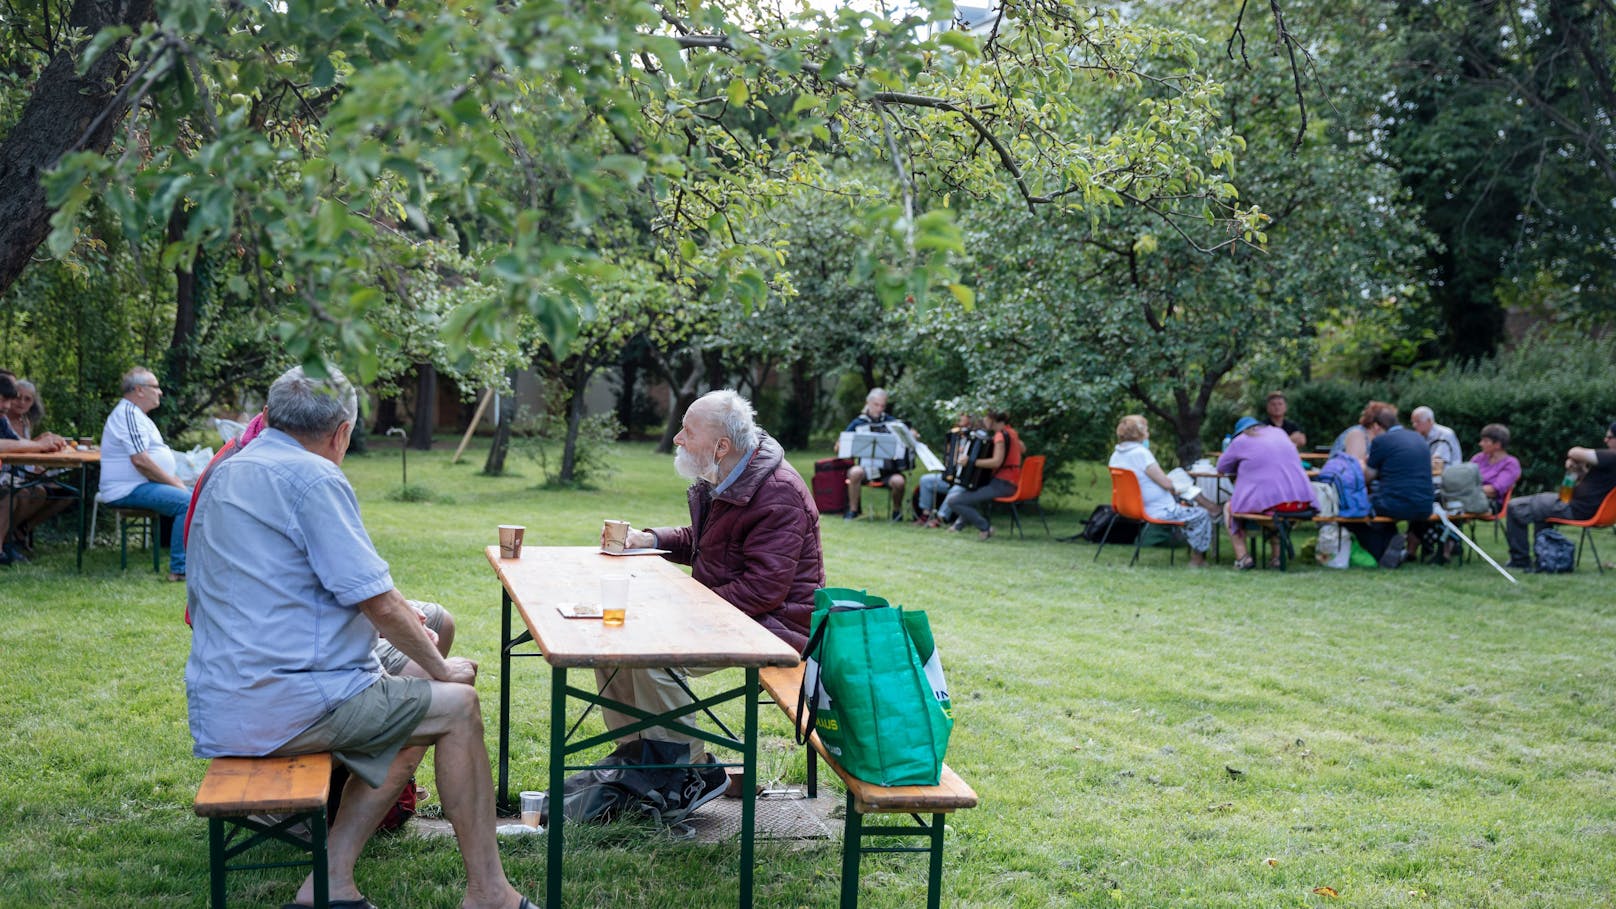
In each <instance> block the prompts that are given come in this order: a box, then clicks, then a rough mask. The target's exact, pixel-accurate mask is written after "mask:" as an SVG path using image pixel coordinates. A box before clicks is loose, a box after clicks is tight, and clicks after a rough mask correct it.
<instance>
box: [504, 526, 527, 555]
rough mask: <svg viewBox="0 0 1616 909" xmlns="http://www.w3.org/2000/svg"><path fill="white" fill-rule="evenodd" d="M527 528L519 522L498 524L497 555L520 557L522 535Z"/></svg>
mask: <svg viewBox="0 0 1616 909" xmlns="http://www.w3.org/2000/svg"><path fill="white" fill-rule="evenodd" d="M526 531H527V528H526V527H523V526H522V525H520V524H501V525H499V557H500V558H502V559H520V558H521V557H522V535H523V534H524V533H526Z"/></svg>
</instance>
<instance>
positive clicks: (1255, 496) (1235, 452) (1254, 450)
mask: <svg viewBox="0 0 1616 909" xmlns="http://www.w3.org/2000/svg"><path fill="white" fill-rule="evenodd" d="M1218 473H1221V474H1226V475H1230V476H1233V477H1234V478H1235V480H1234V493H1233V495H1232V496H1231V497H1230V499H1229V510H1228V512H1227V514H1228V527H1229V543H1230V545H1231V546H1232V547H1233V548H1234V567H1235V568H1236V569H1237V570H1241V571H1244V570H1246V569H1249V568H1253V567H1255V566H1256V561H1255V560H1254V559H1252V557H1251V551H1250V550H1249V549H1248V548H1247V546H1246V527H1245V522H1243V521H1241V520H1240V519H1239V518H1237V517H1235V515H1237V514H1261V513H1274V512H1283V511H1291V512H1307V513H1308V514H1309V515H1311V514H1313V513H1315V512H1317V511H1318V507H1319V500H1318V498H1317V497H1315V496H1314V495H1313V485H1312V484H1311V483H1309V482H1308V481H1307V473H1306V472H1305V471H1303V470H1302V462H1301V459H1299V458H1297V457H1296V445H1295V443H1293V442H1292V441H1291V438H1290V436H1288V435H1286V434H1285V431H1284V430H1283V429H1281V428H1279V427H1278V426H1273V425H1270V424H1267V423H1260V422H1258V421H1257V420H1255V419H1253V418H1251V417H1241V418H1240V419H1239V420H1238V421H1236V422H1235V424H1234V436H1233V437H1232V438H1231V439H1230V441H1229V446H1228V447H1227V448H1225V449H1224V450H1223V453H1222V454H1221V455H1219V456H1218ZM1281 545H1283V544H1281ZM1280 564H1281V558H1280V554H1279V552H1278V551H1277V550H1276V551H1275V553H1274V556H1273V558H1272V559H1271V560H1270V562H1269V567H1270V568H1278V567H1280Z"/></svg>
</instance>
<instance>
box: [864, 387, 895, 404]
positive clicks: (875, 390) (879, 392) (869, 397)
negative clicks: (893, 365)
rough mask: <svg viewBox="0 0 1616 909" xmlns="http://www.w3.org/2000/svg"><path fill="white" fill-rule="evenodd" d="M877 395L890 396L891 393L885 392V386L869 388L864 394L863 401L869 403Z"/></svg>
mask: <svg viewBox="0 0 1616 909" xmlns="http://www.w3.org/2000/svg"><path fill="white" fill-rule="evenodd" d="M877 397H882V398H890V397H891V395H888V394H887V390H886V389H885V388H872V389H870V393H869V394H867V395H865V396H864V403H866V404H869V403H870V402H872V401H874V400H875V399H876V398H877Z"/></svg>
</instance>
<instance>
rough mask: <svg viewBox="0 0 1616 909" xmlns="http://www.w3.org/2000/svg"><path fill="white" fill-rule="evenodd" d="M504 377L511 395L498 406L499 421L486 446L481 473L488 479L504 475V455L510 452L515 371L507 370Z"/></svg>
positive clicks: (514, 397) (514, 405)
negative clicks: (486, 451) (486, 452)
mask: <svg viewBox="0 0 1616 909" xmlns="http://www.w3.org/2000/svg"><path fill="white" fill-rule="evenodd" d="M505 377H506V379H507V380H508V384H509V385H510V386H511V392H512V395H511V399H510V400H509V401H503V402H501V404H500V408H499V420H498V421H497V422H495V424H494V441H493V442H492V443H490V444H489V446H488V460H487V461H485V462H483V473H484V474H485V475H487V476H490V477H498V476H503V475H504V474H505V453H506V452H507V451H509V450H510V447H511V424H512V423H513V422H515V420H516V396H515V391H516V370H514V369H512V370H508V371H507V372H506V373H505Z"/></svg>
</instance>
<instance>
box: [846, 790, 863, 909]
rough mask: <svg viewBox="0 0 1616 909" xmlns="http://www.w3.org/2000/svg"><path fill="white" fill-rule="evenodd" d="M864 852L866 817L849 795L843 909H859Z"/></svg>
mask: <svg viewBox="0 0 1616 909" xmlns="http://www.w3.org/2000/svg"><path fill="white" fill-rule="evenodd" d="M863 850H864V815H862V814H859V813H858V809H857V808H855V807H854V805H853V793H851V792H849V793H848V794H847V821H846V822H845V823H844V824H843V825H842V909H858V882H859V859H860V858H862V857H863Z"/></svg>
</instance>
